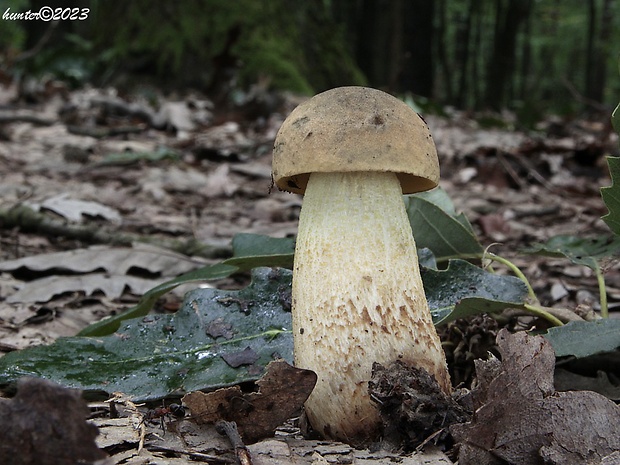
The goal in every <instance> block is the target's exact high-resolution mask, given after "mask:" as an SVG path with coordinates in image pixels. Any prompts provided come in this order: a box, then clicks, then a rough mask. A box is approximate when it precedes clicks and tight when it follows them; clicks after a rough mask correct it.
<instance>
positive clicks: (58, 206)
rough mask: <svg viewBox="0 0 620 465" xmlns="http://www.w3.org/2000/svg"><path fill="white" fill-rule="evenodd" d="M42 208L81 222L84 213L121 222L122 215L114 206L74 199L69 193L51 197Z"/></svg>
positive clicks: (117, 222)
mask: <svg viewBox="0 0 620 465" xmlns="http://www.w3.org/2000/svg"><path fill="white" fill-rule="evenodd" d="M39 207H40V208H45V209H47V210H51V211H53V212H54V213H57V214H59V215H60V216H62V217H64V218H67V219H68V220H70V221H75V222H76V223H81V222H82V221H83V219H84V218H83V217H84V215H86V216H92V217H97V216H100V217H101V218H105V219H106V220H108V221H110V222H112V223H116V224H120V222H121V215H120V213H119V212H118V211H117V210H115V209H114V208H110V207H108V206H106V205H102V204H100V203H99V202H91V201H86V200H79V199H72V198H70V197H69V195H68V194H60V195H57V196H55V197H51V198H49V199H47V200H45V201H43V202H42V203H41V205H40V206H39Z"/></svg>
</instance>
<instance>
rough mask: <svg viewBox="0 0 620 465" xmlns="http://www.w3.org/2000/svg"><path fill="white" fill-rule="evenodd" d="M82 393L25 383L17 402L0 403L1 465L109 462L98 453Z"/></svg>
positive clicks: (30, 381) (37, 381)
mask: <svg viewBox="0 0 620 465" xmlns="http://www.w3.org/2000/svg"><path fill="white" fill-rule="evenodd" d="M88 415H89V410H88V407H87V406H86V402H84V401H83V400H82V398H81V395H80V392H79V391H77V390H75V389H66V388H63V387H61V386H59V385H57V384H54V383H51V382H50V381H46V380H42V379H36V378H24V379H22V380H20V382H19V384H18V387H17V394H16V395H15V397H14V398H13V399H12V400H10V401H6V402H1V403H0V463H7V464H8V463H10V464H13V465H22V464H23V465H27V464H33V463H36V464H38V465H48V464H49V465H74V464H76V463H83V464H91V463H94V462H96V461H99V460H104V459H105V458H106V457H107V454H105V453H104V452H103V451H102V450H100V449H99V448H97V445H96V444H95V437H96V436H97V434H98V433H97V427H96V426H95V425H91V424H89V423H86V418H87V417H88ZM100 463H101V462H100Z"/></svg>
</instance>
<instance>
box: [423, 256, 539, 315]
mask: <svg viewBox="0 0 620 465" xmlns="http://www.w3.org/2000/svg"><path fill="white" fill-rule="evenodd" d="M422 281H423V282H424V289H425V292H426V298H427V300H428V305H429V308H430V310H431V314H432V315H433V321H434V323H435V325H440V324H445V323H448V322H449V321H452V320H456V319H457V318H463V317H466V316H470V315H477V314H481V313H493V312H500V311H502V310H504V309H506V308H515V307H523V305H524V304H525V303H526V299H527V295H528V293H527V288H526V286H525V284H524V283H523V282H522V281H521V280H520V279H518V278H515V277H513V276H501V275H496V274H492V273H489V272H487V271H485V270H483V269H481V268H478V267H477V266H475V265H472V264H471V263H469V262H466V261H464V260H450V261H449V263H448V268H446V269H445V270H432V269H422Z"/></svg>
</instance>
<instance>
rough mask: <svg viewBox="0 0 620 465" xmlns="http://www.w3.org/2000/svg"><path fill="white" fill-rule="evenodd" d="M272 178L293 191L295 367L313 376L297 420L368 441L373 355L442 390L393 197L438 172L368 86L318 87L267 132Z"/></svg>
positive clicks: (427, 149)
mask: <svg viewBox="0 0 620 465" xmlns="http://www.w3.org/2000/svg"><path fill="white" fill-rule="evenodd" d="M273 180H274V182H275V184H276V185H277V186H278V188H280V189H282V190H285V191H290V192H294V193H299V194H304V200H303V204H302V209H301V212H300V215H299V229H298V235H297V242H296V248H295V259H294V266H293V290H292V292H293V296H292V314H293V339H294V359H295V365H296V366H298V367H300V368H306V369H310V370H313V371H314V372H316V374H317V375H318V382H317V384H316V387H315V389H314V391H313V392H312V394H311V395H310V397H309V399H308V400H307V401H306V403H305V413H306V416H307V418H308V420H309V422H310V424H311V425H312V427H313V428H314V429H315V430H316V431H317V432H319V433H320V434H323V435H324V436H327V437H331V438H333V439H338V440H341V441H345V442H348V443H351V444H362V443H365V442H367V441H369V440H374V439H377V437H378V436H379V435H380V434H381V419H380V416H379V412H378V409H377V406H376V404H374V403H373V402H372V400H371V399H370V396H369V394H368V381H369V380H370V379H371V372H372V365H373V362H378V363H381V364H382V365H388V364H390V363H391V362H394V361H396V360H400V361H402V362H405V363H408V364H410V365H412V366H415V367H418V368H424V369H425V370H426V371H428V372H429V373H430V374H431V375H433V376H434V377H435V379H436V381H437V383H438V384H439V386H440V387H441V389H442V390H443V391H445V392H446V393H449V392H450V390H451V384H450V377H449V375H448V371H447V367H446V361H445V355H444V353H443V350H442V347H441V343H440V340H439V337H438V335H437V332H436V331H435V327H434V326H433V322H432V318H431V314H430V311H429V308H428V304H427V301H426V296H425V295H424V288H423V286H422V279H421V277H420V269H419V265H418V256H417V252H416V246H415V242H414V238H413V234H412V231H411V225H410V223H409V219H408V217H407V213H406V211H405V206H404V202H403V198H402V194H403V193H404V194H408V193H413V192H419V191H424V190H428V189H431V188H433V187H435V186H436V185H437V182H438V180H439V162H438V160H437V152H436V150H435V144H434V142H433V139H432V137H431V134H430V132H429V129H428V126H427V125H426V123H425V122H424V120H423V119H422V118H420V116H418V114H417V113H416V112H414V111H413V110H412V109H411V108H410V107H409V106H408V105H406V104H405V103H404V102H402V101H400V100H398V99H397V98H395V97H392V96H391V95H389V94H386V93H385V92H382V91H379V90H375V89H369V88H365V87H340V88H336V89H332V90H329V91H326V92H323V93H321V94H318V95H316V96H314V97H313V98H311V99H310V100H308V101H306V102H304V103H302V104H301V105H299V106H298V107H297V108H295V110H293V112H292V113H291V114H290V115H289V116H288V117H287V118H286V120H285V121H284V123H283V124H282V127H281V128H280V130H279V131H278V134H277V136H276V140H275V144H274V150H273Z"/></svg>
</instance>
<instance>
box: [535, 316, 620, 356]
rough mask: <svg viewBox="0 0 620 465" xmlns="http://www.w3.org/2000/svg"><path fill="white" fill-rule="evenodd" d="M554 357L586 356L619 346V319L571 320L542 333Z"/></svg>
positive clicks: (608, 350)
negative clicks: (550, 346) (553, 352)
mask: <svg viewBox="0 0 620 465" xmlns="http://www.w3.org/2000/svg"><path fill="white" fill-rule="evenodd" d="M544 336H545V339H547V340H548V341H549V342H550V343H551V345H552V346H553V349H554V350H555V355H556V357H566V356H569V355H572V356H574V357H577V358H581V357H588V356H590V355H594V354H598V353H599V352H610V351H613V350H616V349H618V348H620V320H615V319H613V318H606V319H603V320H595V321H572V322H570V323H567V324H565V325H564V326H558V327H554V328H550V329H549V331H548V332H547V334H545V335H544Z"/></svg>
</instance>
